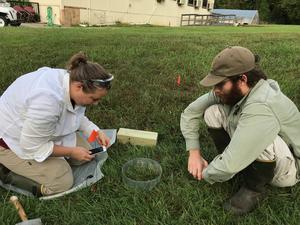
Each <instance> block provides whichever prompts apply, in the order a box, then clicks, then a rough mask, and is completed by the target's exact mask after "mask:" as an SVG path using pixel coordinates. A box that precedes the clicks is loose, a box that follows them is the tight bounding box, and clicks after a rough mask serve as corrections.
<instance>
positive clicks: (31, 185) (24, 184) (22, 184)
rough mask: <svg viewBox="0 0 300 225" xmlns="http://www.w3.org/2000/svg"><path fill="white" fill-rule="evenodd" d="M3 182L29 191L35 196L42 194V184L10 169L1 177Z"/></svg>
mask: <svg viewBox="0 0 300 225" xmlns="http://www.w3.org/2000/svg"><path fill="white" fill-rule="evenodd" d="M3 183H5V184H11V185H13V186H15V187H18V188H21V189H23V190H26V191H29V192H30V193H32V194H33V195H34V196H36V197H41V196H42V185H41V184H38V183H37V182H35V181H33V180H31V179H29V178H26V177H23V176H20V175H18V174H16V173H14V172H12V171H10V172H9V173H8V174H7V175H6V176H5V178H4V179H3Z"/></svg>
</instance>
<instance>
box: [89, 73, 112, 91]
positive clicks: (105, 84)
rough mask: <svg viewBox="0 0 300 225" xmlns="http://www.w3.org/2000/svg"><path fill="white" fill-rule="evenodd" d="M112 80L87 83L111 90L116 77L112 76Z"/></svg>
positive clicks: (92, 80)
mask: <svg viewBox="0 0 300 225" xmlns="http://www.w3.org/2000/svg"><path fill="white" fill-rule="evenodd" d="M110 76H111V77H110V78H107V79H105V80H102V79H89V80H86V81H87V82H89V83H91V84H92V85H93V86H94V87H100V88H106V89H107V90H109V89H110V88H111V81H112V80H113V79H114V76H113V75H111V74H110Z"/></svg>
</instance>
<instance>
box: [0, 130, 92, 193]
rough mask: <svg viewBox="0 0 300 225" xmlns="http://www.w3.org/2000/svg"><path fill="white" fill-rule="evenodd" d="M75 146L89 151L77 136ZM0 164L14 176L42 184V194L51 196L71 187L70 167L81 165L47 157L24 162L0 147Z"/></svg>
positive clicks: (11, 152) (76, 162) (83, 141)
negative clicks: (14, 174) (17, 175)
mask: <svg viewBox="0 0 300 225" xmlns="http://www.w3.org/2000/svg"><path fill="white" fill-rule="evenodd" d="M76 139H77V144H76V145H77V146H81V147H85V148H87V149H90V145H89V143H88V142H87V141H86V140H84V139H83V138H81V136H79V135H78V134H77V136H76ZM0 163H1V164H2V165H4V166H5V167H7V168H8V169H9V170H11V171H13V172H14V173H16V174H19V175H21V176H24V177H27V178H29V179H31V180H34V181H35V182H37V183H39V184H42V185H43V189H42V193H43V194H44V195H52V194H55V193H59V192H63V191H66V190H68V189H70V188H71V187H72V185H73V174H72V170H71V167H70V164H71V165H74V164H75V165H78V164H82V162H78V161H75V160H68V161H67V160H65V159H64V158H61V157H49V158H47V159H46V160H45V161H43V162H40V163H39V162H37V161H35V160H24V159H21V158H19V157H18V156H17V155H16V154H15V153H14V152H13V151H11V150H9V149H4V148H2V147H0Z"/></svg>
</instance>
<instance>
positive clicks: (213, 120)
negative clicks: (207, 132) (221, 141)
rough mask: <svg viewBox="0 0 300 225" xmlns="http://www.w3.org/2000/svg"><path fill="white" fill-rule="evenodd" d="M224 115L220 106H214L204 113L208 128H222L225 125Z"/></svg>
mask: <svg viewBox="0 0 300 225" xmlns="http://www.w3.org/2000/svg"><path fill="white" fill-rule="evenodd" d="M224 120H225V118H224V113H222V111H221V110H220V106H219V105H212V106H210V107H208V108H207V109H206V110H205V112H204V121H205V123H206V124H207V126H208V127H211V128H221V127H223V124H224Z"/></svg>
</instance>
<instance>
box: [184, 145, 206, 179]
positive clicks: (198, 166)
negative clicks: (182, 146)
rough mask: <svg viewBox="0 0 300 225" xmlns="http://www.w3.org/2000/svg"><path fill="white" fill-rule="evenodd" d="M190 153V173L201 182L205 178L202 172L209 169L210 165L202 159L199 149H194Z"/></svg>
mask: <svg viewBox="0 0 300 225" xmlns="http://www.w3.org/2000/svg"><path fill="white" fill-rule="evenodd" d="M189 153H190V156H189V160H188V171H189V173H190V174H192V175H193V177H194V178H196V179H198V180H201V179H202V178H203V177H202V171H203V170H204V169H205V168H206V167H207V165H208V163H207V161H206V160H205V159H204V158H202V156H201V154H200V150H199V149H192V150H190V151H189Z"/></svg>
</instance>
